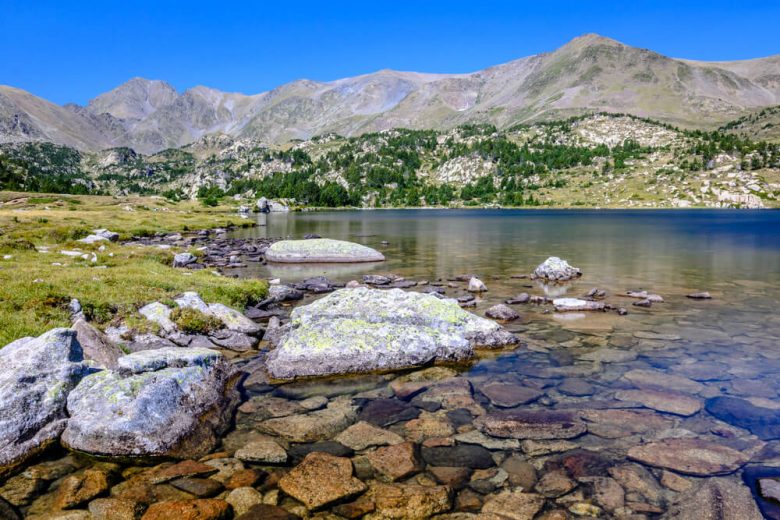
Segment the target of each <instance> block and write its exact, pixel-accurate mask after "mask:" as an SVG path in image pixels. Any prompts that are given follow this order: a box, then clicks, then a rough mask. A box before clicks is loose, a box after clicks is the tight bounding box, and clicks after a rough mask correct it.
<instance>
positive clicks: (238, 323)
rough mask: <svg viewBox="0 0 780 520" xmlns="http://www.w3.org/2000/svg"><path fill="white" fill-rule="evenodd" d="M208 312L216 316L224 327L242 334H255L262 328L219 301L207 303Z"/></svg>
mask: <svg viewBox="0 0 780 520" xmlns="http://www.w3.org/2000/svg"><path fill="white" fill-rule="evenodd" d="M208 308H209V314H212V315H213V316H216V317H217V318H218V319H219V320H220V321H221V322H222V324H223V325H225V328H227V329H228V330H232V331H233V332H241V333H243V334H257V333H259V332H260V331H261V330H263V329H262V328H261V327H260V325H258V324H257V323H255V322H254V321H252V320H250V319H249V318H247V317H246V316H244V315H243V314H241V313H240V312H238V311H237V310H235V309H231V308H230V307H228V306H227V305H223V304H221V303H212V304H209V307H208Z"/></svg>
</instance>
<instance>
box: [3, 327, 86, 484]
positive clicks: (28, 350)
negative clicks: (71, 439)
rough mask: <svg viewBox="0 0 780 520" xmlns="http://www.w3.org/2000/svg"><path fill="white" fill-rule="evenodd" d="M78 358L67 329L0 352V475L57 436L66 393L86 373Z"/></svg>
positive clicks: (64, 417) (64, 419)
mask: <svg viewBox="0 0 780 520" xmlns="http://www.w3.org/2000/svg"><path fill="white" fill-rule="evenodd" d="M82 360H83V353H82V350H81V345H79V343H78V341H77V340H76V333H75V332H74V331H72V330H69V329H53V330H50V331H49V332H47V333H45V334H43V335H41V336H39V337H37V338H22V339H19V340H16V341H14V342H13V343H10V344H8V345H6V346H5V347H3V348H2V349H0V366H2V370H0V477H2V476H3V475H4V474H6V473H8V472H9V471H11V470H13V469H14V468H15V467H16V466H18V465H19V464H21V463H23V462H24V461H25V460H27V459H29V458H30V457H32V456H34V455H36V454H38V453H40V452H41V451H43V450H44V449H46V448H47V447H48V446H49V445H50V444H51V443H53V442H56V440H57V439H58V438H59V436H60V433H62V430H63V429H64V428H65V424H66V422H67V415H66V413H65V405H66V400H67V398H68V394H69V393H70V392H71V391H72V390H73V388H74V387H75V386H76V384H78V382H79V380H80V379H81V378H82V376H83V375H84V373H85V370H86V366H85V365H84V363H82Z"/></svg>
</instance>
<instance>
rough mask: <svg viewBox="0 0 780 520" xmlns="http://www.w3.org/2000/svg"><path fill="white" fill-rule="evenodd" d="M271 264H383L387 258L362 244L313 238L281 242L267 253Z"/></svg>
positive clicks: (273, 245)
mask: <svg viewBox="0 0 780 520" xmlns="http://www.w3.org/2000/svg"><path fill="white" fill-rule="evenodd" d="M265 257H266V259H267V260H268V261H269V262H282V263H330V262H337V263H351V262H381V261H383V260H384V259H385V256H384V255H383V254H382V253H380V252H379V251H376V250H374V249H371V248H370V247H366V246H364V245H361V244H355V243H353V242H345V241H343V240H332V239H329V238H312V239H308V240H280V241H279V242H275V243H273V244H272V245H271V247H269V248H268V250H267V251H266V252H265Z"/></svg>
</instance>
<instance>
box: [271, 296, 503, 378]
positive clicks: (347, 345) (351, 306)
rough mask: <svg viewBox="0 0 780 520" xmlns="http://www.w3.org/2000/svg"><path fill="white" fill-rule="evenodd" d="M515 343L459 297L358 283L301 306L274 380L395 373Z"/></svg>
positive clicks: (274, 355)
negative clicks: (461, 303) (462, 304)
mask: <svg viewBox="0 0 780 520" xmlns="http://www.w3.org/2000/svg"><path fill="white" fill-rule="evenodd" d="M515 343H516V338H515V336H514V335H513V334H511V333H510V332H508V331H507V330H505V329H504V328H502V327H501V326H500V325H498V324H497V323H495V322H493V321H491V320H486V319H484V318H481V317H479V316H476V315H474V314H471V313H469V312H467V311H464V310H463V309H461V308H460V307H459V306H458V303H457V302H456V301H455V300H448V299H439V298H436V297H435V296H432V295H430V294H423V293H416V292H404V291H402V290H400V289H392V290H380V289H368V288H365V287H360V288H356V289H340V290H338V291H335V292H333V293H331V294H330V295H328V296H326V297H324V298H322V299H320V300H317V301H315V302H314V303H312V304H310V305H306V306H303V307H298V308H296V309H295V310H294V311H293V313H292V317H291V322H290V324H289V326H288V329H287V331H285V332H284V333H283V334H282V335H281V336H280V337H279V339H278V340H277V341H276V349H275V350H273V351H272V352H271V353H270V354H269V356H268V362H267V366H268V371H269V373H270V374H271V376H272V377H274V378H277V379H293V378H296V377H307V376H326V375H334V374H348V373H358V372H369V371H374V370H395V369H401V368H408V367H414V366H418V365H423V364H425V363H429V362H431V361H459V360H463V359H468V358H469V357H471V356H472V355H473V353H474V349H475V348H495V347H503V346H507V345H512V344H515Z"/></svg>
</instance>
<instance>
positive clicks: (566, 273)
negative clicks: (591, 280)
mask: <svg viewBox="0 0 780 520" xmlns="http://www.w3.org/2000/svg"><path fill="white" fill-rule="evenodd" d="M534 276H535V277H536V278H542V279H544V280H550V281H558V282H563V281H566V280H571V279H573V278H577V277H578V276H582V271H580V270H579V269H578V268H576V267H572V266H570V265H569V262H567V261H566V260H562V259H560V258H558V257H557V256H551V257H550V258H548V259H547V260H545V261H544V262H542V263H541V264H539V266H537V268H536V269H535V270H534Z"/></svg>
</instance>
